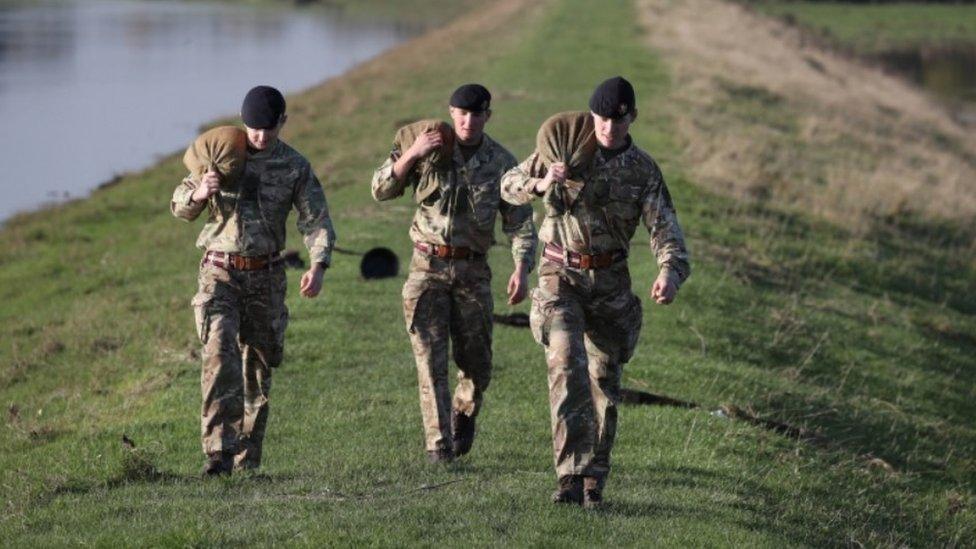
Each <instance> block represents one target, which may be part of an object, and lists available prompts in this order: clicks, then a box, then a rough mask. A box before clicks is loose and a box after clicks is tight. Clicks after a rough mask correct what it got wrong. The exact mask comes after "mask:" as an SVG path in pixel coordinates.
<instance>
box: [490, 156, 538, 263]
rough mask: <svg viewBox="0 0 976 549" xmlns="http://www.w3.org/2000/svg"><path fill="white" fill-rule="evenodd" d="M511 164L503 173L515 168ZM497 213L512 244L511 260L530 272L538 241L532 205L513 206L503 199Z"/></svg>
mask: <svg viewBox="0 0 976 549" xmlns="http://www.w3.org/2000/svg"><path fill="white" fill-rule="evenodd" d="M511 162H512V163H511V165H509V166H507V168H508V169H506V170H505V173H509V172H510V171H511V170H512V169H515V168H516V166H515V159H514V158H513V159H512V160H511ZM498 211H499V213H500V214H501V218H502V232H504V233H505V234H506V235H507V236H508V238H509V240H510V241H511V243H512V259H513V260H514V261H515V264H516V265H518V264H519V263H524V264H525V268H526V269H527V270H532V267H533V266H534V264H535V250H536V245H537V243H538V241H539V237H538V235H537V234H536V231H535V223H533V222H532V205H531V204H521V205H515V204H511V203H509V202H508V201H506V200H504V198H503V199H502V200H501V201H500V202H499V204H498Z"/></svg>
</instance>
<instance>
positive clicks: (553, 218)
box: [502, 144, 691, 285]
mask: <svg viewBox="0 0 976 549" xmlns="http://www.w3.org/2000/svg"><path fill="white" fill-rule="evenodd" d="M545 175H546V168H545V166H543V165H542V162H541V161H540V160H539V155H538V153H534V154H532V155H531V156H530V157H529V158H528V159H526V160H525V162H522V164H520V165H518V166H516V167H515V168H513V169H511V170H510V171H509V172H508V173H506V174H505V175H504V176H503V177H502V196H503V197H504V198H505V200H507V201H509V202H511V203H513V204H527V203H529V202H530V201H532V200H533V199H535V198H538V197H539V195H537V194H535V192H534V190H535V184H536V182H538V181H539V180H541V178H543V177H545ZM582 179H583V189H582V191H580V192H579V194H578V196H575V197H573V199H572V200H568V199H564V198H563V197H562V196H563V195H561V194H560V193H559V189H558V188H557V186H553V187H552V188H551V189H550V190H549V191H547V192H546V193H545V196H544V197H543V202H544V204H545V210H546V217H545V220H544V221H543V222H542V227H541V228H540V230H539V237H540V238H541V239H542V240H543V241H544V242H551V243H553V244H556V245H559V246H561V247H563V248H564V249H567V250H570V251H573V252H577V253H586V254H597V253H603V252H609V251H617V250H623V251H627V250H629V248H630V239H631V238H632V237H633V236H634V231H635V230H636V229H637V224H638V223H639V222H640V221H641V220H643V223H644V225H645V226H646V227H647V230H648V232H650V234H651V251H652V252H653V253H654V254H655V255H656V256H657V264H658V267H659V268H660V269H661V271H662V272H664V273H666V274H667V276H668V277H669V278H670V279H671V280H672V281H673V282H674V283H675V284H677V285H680V284H681V283H682V282H684V280H685V279H686V278H688V275H689V274H691V267H690V265H689V263H688V251H687V249H686V248H685V242H684V236H683V235H682V233H681V227H679V226H678V218H677V215H676V214H675V211H674V204H673V203H672V202H671V195H670V194H669V193H668V188H667V186H666V185H665V184H664V177H663V176H662V175H661V170H660V169H659V168H658V166H657V163H655V162H654V159H652V158H651V157H650V155H648V154H647V153H646V152H644V151H642V150H640V149H639V148H637V147H636V146H635V145H633V144H630V145H629V146H628V149H627V150H626V151H624V152H622V153H619V154H618V155H616V156H614V157H612V158H610V159H609V160H608V159H607V158H606V157H605V156H604V153H603V151H602V150H601V151H598V152H597V153H596V157H595V158H594V161H593V167H592V168H591V169H590V170H589V171H588V172H587V173H586V174H584V175H583V177H582ZM567 201H569V204H566V202H567Z"/></svg>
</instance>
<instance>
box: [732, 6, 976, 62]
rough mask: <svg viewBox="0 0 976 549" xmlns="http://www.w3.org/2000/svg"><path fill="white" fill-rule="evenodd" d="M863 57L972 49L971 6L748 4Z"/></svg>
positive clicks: (975, 33)
mask: <svg viewBox="0 0 976 549" xmlns="http://www.w3.org/2000/svg"><path fill="white" fill-rule="evenodd" d="M747 3H749V4H750V5H753V6H755V7H756V8H758V9H759V10H761V11H762V12H764V13H768V14H770V15H775V16H778V17H782V18H784V19H786V20H787V21H790V22H793V23H798V24H800V25H803V26H804V27H806V28H808V29H810V30H812V31H814V32H817V33H819V34H820V35H821V36H822V37H824V38H827V39H829V40H830V41H831V42H833V43H834V44H836V45H838V46H840V47H842V48H845V49H848V50H849V51H853V52H855V53H858V54H863V55H868V56H871V55H876V54H880V53H885V52H889V51H893V50H906V49H918V48H926V47H928V48H953V47H968V48H973V47H976V6H973V5H972V4H962V3H960V4H931V3H922V2H897V3H888V4H849V3H834V2H802V1H785V2H779V1H763V0H759V1H751V2H747Z"/></svg>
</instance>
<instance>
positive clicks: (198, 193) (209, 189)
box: [190, 170, 220, 202]
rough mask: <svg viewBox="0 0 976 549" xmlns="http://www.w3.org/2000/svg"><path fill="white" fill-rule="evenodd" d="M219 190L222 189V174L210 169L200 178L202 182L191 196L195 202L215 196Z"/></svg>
mask: <svg viewBox="0 0 976 549" xmlns="http://www.w3.org/2000/svg"><path fill="white" fill-rule="evenodd" d="M218 190H220V174H219V173H217V172H216V171H214V170H210V171H208V172H207V173H205V174H203V177H202V178H200V184H199V185H197V188H196V189H195V190H194V191H193V194H192V195H190V198H191V199H192V200H193V201H194V202H203V201H204V200H206V199H208V198H210V197H211V196H213V195H214V193H216V192H217V191H218Z"/></svg>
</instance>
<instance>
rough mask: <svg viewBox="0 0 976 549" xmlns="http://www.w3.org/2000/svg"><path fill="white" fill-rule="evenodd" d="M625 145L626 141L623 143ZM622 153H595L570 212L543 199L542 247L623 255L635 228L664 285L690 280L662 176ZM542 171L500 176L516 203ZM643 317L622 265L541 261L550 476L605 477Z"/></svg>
mask: <svg viewBox="0 0 976 549" xmlns="http://www.w3.org/2000/svg"><path fill="white" fill-rule="evenodd" d="M628 139H629V137H628ZM628 147H629V148H628V149H627V150H625V151H624V152H622V153H620V154H618V155H616V156H613V157H612V158H610V159H609V160H608V159H607V158H606V156H605V155H604V152H603V151H602V150H601V151H599V152H597V154H596V157H595V159H594V166H593V168H592V169H591V170H590V171H589V172H588V173H587V174H586V175H585V176H584V177H583V180H584V186H583V190H582V191H581V192H580V194H579V196H578V197H577V198H576V199H575V200H574V201H573V202H571V203H570V205H569V206H568V207H565V206H563V205H562V204H563V203H562V202H561V200H552V199H551V197H552V196H553V195H554V194H556V193H555V192H553V191H555V188H553V191H550V192H548V193H546V200H545V201H544V202H545V208H546V217H545V220H544V221H543V223H542V227H541V229H540V231H539V233H540V234H539V237H540V239H541V240H542V241H543V242H548V243H552V244H556V245H558V246H560V247H562V248H563V250H567V251H571V252H576V253H581V254H602V253H606V252H622V253H623V254H626V252H627V250H628V249H629V246H630V244H629V243H630V239H631V237H632V236H633V235H634V231H635V230H636V228H637V224H638V223H639V222H640V221H641V220H643V222H644V225H645V226H646V227H647V229H648V231H649V232H650V235H651V239H650V243H651V250H652V251H653V252H654V253H655V254H656V256H657V263H658V266H659V267H660V269H661V271H662V272H663V273H666V276H668V277H669V278H670V279H671V281H673V282H674V283H675V284H676V285H680V284H681V283H682V282H683V281H684V280H685V279H686V278H687V277H688V275H689V273H690V269H689V265H688V254H687V251H686V250H685V245H684V239H683V237H682V234H681V229H680V227H679V226H678V220H677V217H676V216H675V211H674V206H673V204H672V202H671V197H670V195H669V194H668V189H667V187H666V186H665V184H664V179H663V177H662V175H661V171H660V170H659V169H658V167H657V164H656V163H655V162H654V160H653V159H652V158H651V157H650V156H649V155H648V154H647V153H645V152H644V151H642V150H640V149H638V148H637V147H636V146H634V145H632V144H629V143H628ZM545 171H546V170H545V167H544V166H543V165H542V163H541V162H540V161H539V158H538V154H537V153H536V154H533V155H532V156H530V157H529V158H528V159H527V160H526V161H525V162H523V163H522V164H520V165H519V166H517V167H516V168H514V169H512V170H511V171H509V172H508V173H506V174H505V176H504V177H503V178H502V196H503V197H504V198H505V200H508V201H509V202H512V203H513V204H526V203H528V202H530V201H531V200H533V199H534V198H536V197H537V195H536V194H534V192H533V191H534V189H535V184H536V182H537V181H538V180H539V178H542V177H544V176H545ZM641 321H642V312H641V303H640V300H639V299H638V298H637V296H635V295H634V294H633V292H631V281H630V272H629V270H628V269H627V262H626V260H621V261H617V262H616V263H614V264H612V265H611V266H610V267H607V268H603V269H577V268H571V267H568V266H564V265H560V264H558V263H556V262H554V261H550V260H548V259H545V258H543V260H542V262H541V264H540V265H539V287H538V288H536V289H535V290H534V291H533V293H532V310H531V314H530V324H531V327H532V333H533V336H534V337H535V339H536V341H538V342H539V343H540V344H542V345H544V346H545V349H546V362H547V363H548V369H549V403H550V412H551V420H552V434H553V450H554V454H555V455H554V457H555V465H556V473H557V475H559V476H560V477H563V476H564V475H585V476H589V477H595V478H597V479H601V482H602V479H604V478H605V477H606V475H607V474H608V472H609V471H610V451H611V449H612V448H613V441H614V435H615V433H616V427H617V405H618V404H619V403H620V376H621V369H622V365H623V364H624V363H626V362H627V361H628V360H629V359H630V357H631V355H632V354H633V352H634V348H635V346H636V344H637V336H638V334H639V332H640V327H641Z"/></svg>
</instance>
